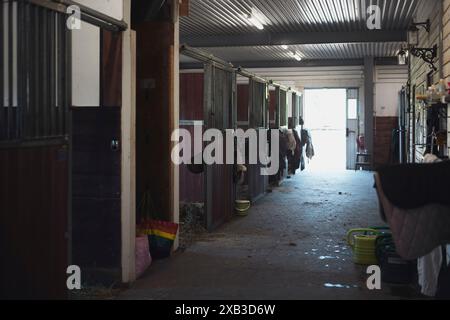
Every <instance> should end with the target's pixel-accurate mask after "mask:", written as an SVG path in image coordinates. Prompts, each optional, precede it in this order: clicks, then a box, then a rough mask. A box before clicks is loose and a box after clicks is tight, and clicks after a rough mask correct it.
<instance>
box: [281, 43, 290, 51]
mask: <svg viewBox="0 0 450 320" xmlns="http://www.w3.org/2000/svg"><path fill="white" fill-rule="evenodd" d="M281 47H282V48H283V49H284V50H287V49H289V47H288V46H287V45H285V44H283V45H282V46H281Z"/></svg>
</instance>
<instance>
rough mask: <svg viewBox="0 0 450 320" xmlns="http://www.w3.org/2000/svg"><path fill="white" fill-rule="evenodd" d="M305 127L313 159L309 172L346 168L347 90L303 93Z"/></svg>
mask: <svg viewBox="0 0 450 320" xmlns="http://www.w3.org/2000/svg"><path fill="white" fill-rule="evenodd" d="M304 95H305V98H304V99H305V102H304V103H305V118H304V120H305V123H306V124H307V127H308V128H309V130H310V131H311V133H312V138H313V142H314V149H315V154H316V155H315V157H314V160H313V161H311V163H310V164H309V167H308V170H311V171H343V170H346V168H347V138H346V128H347V90H346V89H306V90H305V93H304Z"/></svg>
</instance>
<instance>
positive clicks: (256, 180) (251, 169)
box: [241, 73, 269, 203]
mask: <svg viewBox="0 0 450 320" xmlns="http://www.w3.org/2000/svg"><path fill="white" fill-rule="evenodd" d="M241 75H243V76H245V75H247V76H249V74H246V73H241ZM250 76H251V78H250V83H249V92H250V94H249V110H250V117H249V119H250V124H249V129H256V130H258V131H259V130H267V129H268V128H269V112H268V110H269V109H268V85H267V81H266V80H264V79H260V78H258V77H256V76H253V75H250ZM266 142H267V141H264V143H266ZM261 143H262V141H260V138H259V134H258V154H259V148H260V145H261ZM263 167H264V166H263V165H262V164H261V163H260V162H259V159H258V163H257V164H249V165H248V168H247V174H248V196H249V200H250V201H251V202H252V203H254V202H256V201H258V199H260V198H261V197H262V196H264V194H265V193H266V191H267V188H268V186H269V177H268V176H263V175H261V169H262V168H263Z"/></svg>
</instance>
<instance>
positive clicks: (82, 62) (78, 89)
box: [72, 0, 123, 107]
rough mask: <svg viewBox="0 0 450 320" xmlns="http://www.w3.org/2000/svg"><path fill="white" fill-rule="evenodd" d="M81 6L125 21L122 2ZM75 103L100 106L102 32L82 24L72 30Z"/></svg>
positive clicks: (90, 0) (100, 0) (85, 1)
mask: <svg viewBox="0 0 450 320" xmlns="http://www.w3.org/2000/svg"><path fill="white" fill-rule="evenodd" d="M78 2H79V3H80V4H82V5H85V6H88V7H90V8H92V9H95V10H97V11H100V12H102V13H104V14H107V15H109V16H111V17H113V18H115V19H118V20H122V18H123V0H79V1H78ZM72 104H73V105H74V106H77V107H98V106H100V29H99V28H98V27H95V26H92V25H90V24H88V23H84V22H82V25H81V30H73V31H72Z"/></svg>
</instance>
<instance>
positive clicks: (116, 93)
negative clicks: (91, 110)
mask: <svg viewBox="0 0 450 320" xmlns="http://www.w3.org/2000/svg"><path fill="white" fill-rule="evenodd" d="M101 32H102V46H101V65H102V67H101V71H100V72H101V73H100V74H101V88H102V90H101V102H100V105H102V106H104V107H119V106H121V105H122V33H121V32H110V31H107V30H102V31H101Z"/></svg>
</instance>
